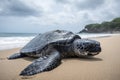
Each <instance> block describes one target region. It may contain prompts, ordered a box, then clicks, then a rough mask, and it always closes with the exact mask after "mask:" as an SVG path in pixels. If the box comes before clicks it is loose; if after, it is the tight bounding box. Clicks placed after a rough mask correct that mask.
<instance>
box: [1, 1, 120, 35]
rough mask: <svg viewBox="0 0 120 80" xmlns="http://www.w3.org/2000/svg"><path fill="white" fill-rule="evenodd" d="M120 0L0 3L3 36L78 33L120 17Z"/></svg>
mask: <svg viewBox="0 0 120 80" xmlns="http://www.w3.org/2000/svg"><path fill="white" fill-rule="evenodd" d="M119 8H120V0H0V32H1V33H2V32H7V33H43V32H46V31H51V30H56V29H61V30H69V31H73V32H79V31H80V30H82V29H83V28H84V26H85V25H87V24H91V23H101V22H103V21H111V20H112V19H113V18H116V17H120V10H119Z"/></svg>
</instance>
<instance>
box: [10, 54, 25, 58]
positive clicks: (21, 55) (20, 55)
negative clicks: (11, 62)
mask: <svg viewBox="0 0 120 80" xmlns="http://www.w3.org/2000/svg"><path fill="white" fill-rule="evenodd" d="M21 57H26V56H25V55H23V54H21V53H15V54H13V55H11V56H10V57H8V59H17V58H21Z"/></svg>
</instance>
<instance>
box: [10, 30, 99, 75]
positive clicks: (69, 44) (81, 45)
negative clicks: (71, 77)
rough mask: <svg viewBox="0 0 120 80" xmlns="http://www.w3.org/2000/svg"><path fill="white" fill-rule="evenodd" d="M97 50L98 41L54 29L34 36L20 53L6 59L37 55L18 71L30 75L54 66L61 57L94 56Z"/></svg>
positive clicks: (48, 69)
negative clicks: (31, 61) (30, 62)
mask: <svg viewBox="0 0 120 80" xmlns="http://www.w3.org/2000/svg"><path fill="white" fill-rule="evenodd" d="M99 52H101V47H100V43H99V42H98V41H95V40H89V39H81V38H80V36H78V35H76V34H74V33H72V32H70V31H65V30H56V31H50V32H46V33H44V34H41V35H38V36H36V37H35V38H34V39H33V40H31V41H30V42H29V43H28V44H27V45H26V46H24V47H23V48H22V49H21V50H20V53H17V54H13V55H11V56H10V57H9V58H8V59H16V58H21V57H26V56H27V57H37V58H38V59H36V60H35V61H33V63H32V64H30V65H28V66H27V67H26V68H25V69H24V70H23V71H22V72H21V73H20V75H22V76H30V75H34V74H37V73H40V72H44V71H50V70H52V69H54V68H56V67H57V66H59V65H60V63H61V60H62V58H66V57H73V56H74V57H75V56H77V57H79V56H94V55H97V54H98V53H99Z"/></svg>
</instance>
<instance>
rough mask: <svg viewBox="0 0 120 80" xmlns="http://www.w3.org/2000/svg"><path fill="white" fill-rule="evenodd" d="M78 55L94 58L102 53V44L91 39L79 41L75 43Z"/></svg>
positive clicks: (75, 50)
mask: <svg viewBox="0 0 120 80" xmlns="http://www.w3.org/2000/svg"><path fill="white" fill-rule="evenodd" d="M73 46H74V52H75V53H76V54H77V55H83V56H84V55H85V56H94V55H97V54H99V53H100V52H101V47H100V42H98V41H95V40H90V39H77V40H75V41H74V42H73Z"/></svg>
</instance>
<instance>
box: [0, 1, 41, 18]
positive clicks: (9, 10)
mask: <svg viewBox="0 0 120 80" xmlns="http://www.w3.org/2000/svg"><path fill="white" fill-rule="evenodd" d="M0 5H1V6H0V15H1V16H35V15H39V12H38V11H37V10H35V9H34V8H32V7H31V6H28V5H26V4H25V3H23V2H22V1H20V0H0Z"/></svg>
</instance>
